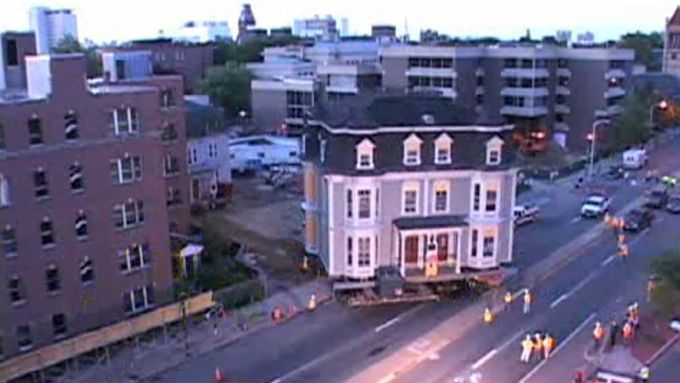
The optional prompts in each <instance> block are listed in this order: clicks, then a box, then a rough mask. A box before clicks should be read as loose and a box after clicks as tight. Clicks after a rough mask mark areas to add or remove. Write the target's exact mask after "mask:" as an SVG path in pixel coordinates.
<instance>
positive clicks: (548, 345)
mask: <svg viewBox="0 0 680 383" xmlns="http://www.w3.org/2000/svg"><path fill="white" fill-rule="evenodd" d="M554 346H555V339H553V337H551V336H548V337H546V338H545V339H543V348H545V349H546V350H552V349H553V347H554Z"/></svg>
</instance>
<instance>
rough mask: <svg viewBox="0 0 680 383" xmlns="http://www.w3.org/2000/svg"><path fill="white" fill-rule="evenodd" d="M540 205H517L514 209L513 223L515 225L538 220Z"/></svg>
mask: <svg viewBox="0 0 680 383" xmlns="http://www.w3.org/2000/svg"><path fill="white" fill-rule="evenodd" d="M538 211H539V209H538V206H536V205H534V204H532V203H528V204H524V205H517V206H515V207H514V208H513V209H512V215H513V223H514V224H515V227H518V226H521V225H524V224H526V223H531V222H534V221H535V220H536V216H538Z"/></svg>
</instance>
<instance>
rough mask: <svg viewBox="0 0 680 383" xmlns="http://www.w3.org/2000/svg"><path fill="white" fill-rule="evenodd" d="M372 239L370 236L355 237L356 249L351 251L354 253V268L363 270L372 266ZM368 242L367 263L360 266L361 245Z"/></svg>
mask: <svg viewBox="0 0 680 383" xmlns="http://www.w3.org/2000/svg"><path fill="white" fill-rule="evenodd" d="M373 238H374V237H373V236H372V235H360V236H357V237H356V241H355V242H356V249H353V250H354V251H355V253H356V257H355V258H356V267H357V268H360V269H363V268H370V267H371V266H372V265H373V251H374V248H375V247H374V246H373V241H374V239H373ZM366 242H368V245H367V247H368V263H367V264H364V265H362V262H361V261H362V260H363V259H362V258H361V255H362V254H363V253H362V252H361V244H362V243H366Z"/></svg>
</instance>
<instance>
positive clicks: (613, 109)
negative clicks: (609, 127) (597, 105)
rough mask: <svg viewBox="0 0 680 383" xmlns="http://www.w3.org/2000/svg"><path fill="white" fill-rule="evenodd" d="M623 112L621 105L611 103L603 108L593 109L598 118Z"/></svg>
mask: <svg viewBox="0 0 680 383" xmlns="http://www.w3.org/2000/svg"><path fill="white" fill-rule="evenodd" d="M622 112H623V107H622V106H621V105H611V106H608V107H607V108H605V109H599V110H596V111H595V117H598V118H609V117H612V116H616V115H617V114H621V113H622Z"/></svg>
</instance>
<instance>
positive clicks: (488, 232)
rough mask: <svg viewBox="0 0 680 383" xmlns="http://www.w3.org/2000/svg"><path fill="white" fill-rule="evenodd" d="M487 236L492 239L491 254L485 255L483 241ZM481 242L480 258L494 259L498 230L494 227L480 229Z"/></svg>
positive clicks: (496, 249) (496, 251)
mask: <svg viewBox="0 0 680 383" xmlns="http://www.w3.org/2000/svg"><path fill="white" fill-rule="evenodd" d="M488 238H491V239H492V241H493V247H492V249H491V255H489V256H487V255H485V242H486V240H487V239H488ZM480 240H481V243H480V249H481V252H480V255H481V257H482V259H486V260H489V259H496V254H497V253H498V231H497V230H495V229H494V228H485V229H484V230H482V236H481V238H480Z"/></svg>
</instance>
